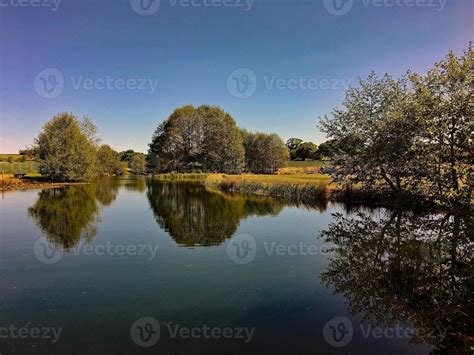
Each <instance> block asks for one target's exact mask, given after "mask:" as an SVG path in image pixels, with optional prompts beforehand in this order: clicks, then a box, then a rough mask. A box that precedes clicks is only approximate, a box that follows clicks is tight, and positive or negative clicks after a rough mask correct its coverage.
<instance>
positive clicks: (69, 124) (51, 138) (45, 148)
mask: <svg viewBox="0 0 474 355" xmlns="http://www.w3.org/2000/svg"><path fill="white" fill-rule="evenodd" d="M92 126H93V124H92V121H90V120H86V124H85V125H84V124H83V123H81V121H79V120H78V119H77V118H76V117H75V116H74V115H72V114H70V113H60V114H58V115H56V116H55V117H54V118H53V119H52V120H50V121H49V122H47V123H46V124H45V125H44V127H43V130H42V132H41V133H40V134H39V135H38V138H36V140H35V145H36V148H35V149H36V151H37V153H38V159H39V170H40V172H41V173H42V174H44V175H48V176H49V177H50V178H52V179H55V180H62V181H64V180H83V179H90V178H92V177H94V176H96V175H97V158H96V144H95V142H96V138H94V134H95V133H92V132H96V131H95V130H94V129H93V127H92Z"/></svg>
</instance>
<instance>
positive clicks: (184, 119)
mask: <svg viewBox="0 0 474 355" xmlns="http://www.w3.org/2000/svg"><path fill="white" fill-rule="evenodd" d="M287 160H288V150H287V149H286V147H285V144H284V143H283V141H282V140H281V138H280V137H279V136H278V135H276V134H266V133H261V132H256V133H253V132H249V131H247V130H244V129H240V128H239V127H238V126H237V124H236V122H235V120H234V118H233V117H232V116H231V115H230V114H229V113H227V112H225V111H223V110H222V109H221V108H220V107H218V106H210V105H201V106H199V107H194V106H192V105H186V106H183V107H180V108H178V109H176V110H175V111H174V112H173V113H172V114H171V115H170V116H169V117H168V119H166V120H165V121H164V122H163V123H161V124H160V125H159V126H158V128H157V129H156V131H155V133H154V135H153V138H152V142H151V143H150V145H149V151H148V168H149V170H150V172H153V173H161V172H190V171H202V172H220V173H229V174H238V173H241V172H243V171H248V172H252V173H274V172H275V171H276V170H278V168H280V167H282V166H283V165H285V163H286V161H287Z"/></svg>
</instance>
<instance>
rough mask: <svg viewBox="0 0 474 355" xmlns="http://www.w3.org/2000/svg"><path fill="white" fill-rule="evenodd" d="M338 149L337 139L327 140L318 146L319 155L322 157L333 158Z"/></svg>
mask: <svg viewBox="0 0 474 355" xmlns="http://www.w3.org/2000/svg"><path fill="white" fill-rule="evenodd" d="M336 150H337V141H335V140H334V139H330V140H327V141H325V142H323V143H321V144H320V145H319V146H318V155H319V157H320V159H332V157H333V156H334V154H335V153H336Z"/></svg>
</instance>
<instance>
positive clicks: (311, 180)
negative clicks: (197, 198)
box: [153, 173, 445, 212]
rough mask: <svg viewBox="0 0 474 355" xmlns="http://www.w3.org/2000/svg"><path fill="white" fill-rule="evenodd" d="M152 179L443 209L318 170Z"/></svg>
mask: <svg viewBox="0 0 474 355" xmlns="http://www.w3.org/2000/svg"><path fill="white" fill-rule="evenodd" d="M153 180H156V181H163V182H171V183H173V182H175V183H186V182H190V183H191V182H192V183H200V184H202V185H203V186H205V187H206V188H208V189H210V190H215V191H222V192H228V193H239V194H243V195H256V196H268V197H274V198H279V199H283V200H286V201H289V202H292V203H301V204H305V205H309V206H317V205H320V204H321V203H327V202H340V203H346V204H352V205H359V204H360V205H367V206H373V207H383V208H389V209H410V210H414V211H426V212H428V211H438V212H443V211H445V209H443V208H442V207H440V206H436V205H433V204H430V203H427V202H426V201H419V200H415V199H410V198H407V197H406V196H405V197H398V198H395V197H394V196H390V194H389V193H375V192H370V191H363V190H361V189H359V188H357V186H356V187H353V188H352V189H350V190H345V189H342V188H341V187H338V186H337V185H336V184H335V183H333V182H332V181H331V178H330V177H329V176H327V175H322V174H307V175H298V174H295V175H252V174H241V175H228V174H213V173H209V174H206V173H170V174H160V175H155V176H153Z"/></svg>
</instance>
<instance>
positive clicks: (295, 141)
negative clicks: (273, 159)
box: [286, 138, 303, 151]
mask: <svg viewBox="0 0 474 355" xmlns="http://www.w3.org/2000/svg"><path fill="white" fill-rule="evenodd" d="M301 143H303V140H302V139H299V138H290V139H288V140H287V141H286V146H287V147H288V149H289V150H290V151H291V150H296V149H298V147H299V145H300V144H301Z"/></svg>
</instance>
